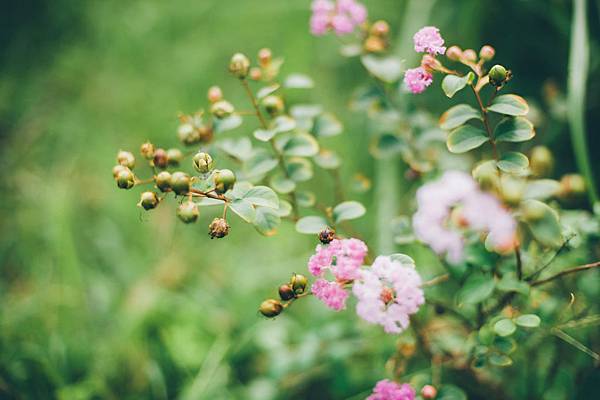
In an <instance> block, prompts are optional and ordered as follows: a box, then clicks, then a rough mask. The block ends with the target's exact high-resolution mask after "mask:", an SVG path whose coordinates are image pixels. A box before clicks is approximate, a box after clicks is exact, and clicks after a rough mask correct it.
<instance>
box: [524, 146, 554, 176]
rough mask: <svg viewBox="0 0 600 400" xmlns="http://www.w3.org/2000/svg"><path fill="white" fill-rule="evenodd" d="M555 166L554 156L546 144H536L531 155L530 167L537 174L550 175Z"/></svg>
mask: <svg viewBox="0 0 600 400" xmlns="http://www.w3.org/2000/svg"><path fill="white" fill-rule="evenodd" d="M553 166H554V157H553V156H552V153H551V152H550V149H548V148H547V147H546V146H535V147H534V148H533V149H531V154H530V156H529V168H530V169H531V172H533V174H534V175H535V176H539V177H543V176H548V175H550V173H551V172H552V167H553Z"/></svg>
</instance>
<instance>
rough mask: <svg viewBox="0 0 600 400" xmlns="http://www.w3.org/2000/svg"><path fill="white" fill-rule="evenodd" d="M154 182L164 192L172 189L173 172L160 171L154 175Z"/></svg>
mask: <svg viewBox="0 0 600 400" xmlns="http://www.w3.org/2000/svg"><path fill="white" fill-rule="evenodd" d="M154 182H155V183H156V187H157V188H159V189H160V190H161V191H162V192H167V191H169V190H171V173H169V172H168V171H161V172H159V173H158V175H156V176H155V177H154Z"/></svg>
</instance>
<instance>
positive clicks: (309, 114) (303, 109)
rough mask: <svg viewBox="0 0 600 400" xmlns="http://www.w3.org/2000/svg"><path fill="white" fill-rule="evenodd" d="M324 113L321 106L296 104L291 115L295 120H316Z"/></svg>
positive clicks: (291, 109) (291, 110)
mask: <svg viewBox="0 0 600 400" xmlns="http://www.w3.org/2000/svg"><path fill="white" fill-rule="evenodd" d="M322 112H323V107H322V106H320V105H319V104H296V105H294V106H292V107H291V108H290V115H291V116H292V117H294V118H297V119H298V118H315V117H316V116H317V115H319V114H321V113H322Z"/></svg>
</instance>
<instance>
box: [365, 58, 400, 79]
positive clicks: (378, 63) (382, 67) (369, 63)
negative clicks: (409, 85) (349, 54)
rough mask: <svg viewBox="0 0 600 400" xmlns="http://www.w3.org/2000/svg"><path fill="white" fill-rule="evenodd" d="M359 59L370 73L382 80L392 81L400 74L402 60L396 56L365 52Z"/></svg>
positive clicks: (398, 77)
mask: <svg viewBox="0 0 600 400" xmlns="http://www.w3.org/2000/svg"><path fill="white" fill-rule="evenodd" d="M361 61H362V63H363V65H364V67H365V68H366V69H367V71H369V73H371V75H373V76H375V77H376V78H378V79H380V80H382V81H384V82H387V83H393V82H396V81H397V80H398V79H400V77H401V76H402V61H400V60H399V59H398V58H397V57H394V56H389V57H379V56H376V55H373V54H367V55H364V56H362V57H361Z"/></svg>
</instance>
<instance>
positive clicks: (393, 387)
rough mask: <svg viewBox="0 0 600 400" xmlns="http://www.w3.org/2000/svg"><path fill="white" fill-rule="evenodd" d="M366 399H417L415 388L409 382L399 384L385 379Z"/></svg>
mask: <svg viewBox="0 0 600 400" xmlns="http://www.w3.org/2000/svg"><path fill="white" fill-rule="evenodd" d="M366 400H415V390H414V389H413V388H412V387H411V386H410V385H409V384H407V383H404V384H402V385H401V384H399V383H396V382H393V381H390V380H389V379H383V380H381V381H379V382H377V384H376V385H375V387H374V388H373V394H372V395H370V396H369V397H367V399H366Z"/></svg>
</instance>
